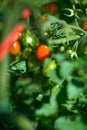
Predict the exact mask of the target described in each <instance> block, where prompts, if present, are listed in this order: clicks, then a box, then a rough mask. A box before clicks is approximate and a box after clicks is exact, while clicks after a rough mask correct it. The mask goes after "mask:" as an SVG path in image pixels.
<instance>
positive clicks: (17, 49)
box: [10, 41, 21, 56]
mask: <svg viewBox="0 0 87 130" xmlns="http://www.w3.org/2000/svg"><path fill="white" fill-rule="evenodd" d="M20 49H21V47H20V43H19V42H18V41H15V42H14V43H13V44H12V46H11V48H10V54H11V55H13V56H16V55H18V54H19V52H20Z"/></svg>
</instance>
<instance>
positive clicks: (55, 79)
mask: <svg viewBox="0 0 87 130" xmlns="http://www.w3.org/2000/svg"><path fill="white" fill-rule="evenodd" d="M48 73H49V79H50V80H51V81H52V82H54V83H56V84H57V83H59V82H60V79H59V77H58V73H57V70H56V69H50V70H49V72H48Z"/></svg>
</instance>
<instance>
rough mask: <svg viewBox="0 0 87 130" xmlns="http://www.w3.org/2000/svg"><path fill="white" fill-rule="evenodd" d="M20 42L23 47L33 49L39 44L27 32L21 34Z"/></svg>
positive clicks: (35, 38) (34, 37) (31, 34)
mask: <svg viewBox="0 0 87 130" xmlns="http://www.w3.org/2000/svg"><path fill="white" fill-rule="evenodd" d="M20 41H21V43H22V44H23V46H24V47H32V48H35V47H36V46H37V45H38V44H39V42H38V38H37V37H36V36H35V35H34V34H33V33H31V32H30V31H29V30H27V31H25V32H23V34H22V36H21V38H20Z"/></svg>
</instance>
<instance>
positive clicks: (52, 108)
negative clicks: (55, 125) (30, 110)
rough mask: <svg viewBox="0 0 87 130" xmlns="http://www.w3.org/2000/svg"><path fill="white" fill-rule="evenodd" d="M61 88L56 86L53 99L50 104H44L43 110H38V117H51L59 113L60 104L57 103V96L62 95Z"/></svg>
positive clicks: (51, 98) (52, 94)
mask: <svg viewBox="0 0 87 130" xmlns="http://www.w3.org/2000/svg"><path fill="white" fill-rule="evenodd" d="M60 90H61V86H60V85H56V86H55V87H54V88H53V90H52V93H51V97H50V100H49V103H46V104H43V105H42V107H41V108H39V109H37V110H36V115H37V116H45V117H48V116H51V115H54V114H56V113H57V111H58V103H57V95H58V94H59V93H60Z"/></svg>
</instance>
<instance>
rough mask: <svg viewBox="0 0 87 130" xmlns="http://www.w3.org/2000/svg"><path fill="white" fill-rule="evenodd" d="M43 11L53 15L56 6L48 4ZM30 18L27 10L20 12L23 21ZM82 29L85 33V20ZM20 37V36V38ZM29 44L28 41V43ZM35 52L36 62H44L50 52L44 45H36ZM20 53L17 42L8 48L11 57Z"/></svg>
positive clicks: (86, 24)
mask: <svg viewBox="0 0 87 130" xmlns="http://www.w3.org/2000/svg"><path fill="white" fill-rule="evenodd" d="M45 9H46V10H47V11H49V12H50V13H51V14H55V13H56V12H57V6H56V4H55V3H50V4H48V5H46V7H45ZM30 16H31V12H30V10H29V9H25V10H24V11H23V12H22V18H23V19H27V18H28V17H30ZM42 20H43V21H44V20H46V16H45V15H44V16H42ZM82 28H83V29H84V30H85V31H87V19H86V20H84V21H83V23H82ZM20 37H21V36H20ZM31 38H32V37H30V39H28V40H30V41H31V40H32V39H31ZM28 42H29V41H28ZM34 49H35V51H34V54H35V57H36V59H37V60H38V61H41V62H42V61H44V60H45V59H46V58H48V57H49V56H50V50H49V48H48V46H47V45H46V44H44V43H38V45H37V46H36V47H35V48H34ZM20 51H21V45H20V42H19V40H17V41H15V42H14V43H13V45H12V46H11V48H10V54H11V55H13V56H17V55H18V54H19V53H20Z"/></svg>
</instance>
